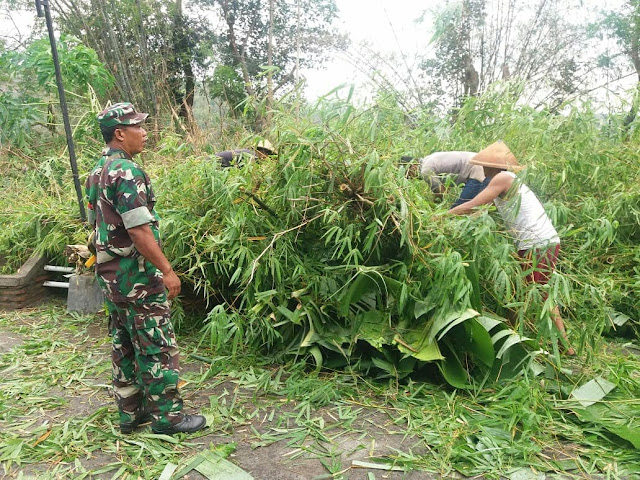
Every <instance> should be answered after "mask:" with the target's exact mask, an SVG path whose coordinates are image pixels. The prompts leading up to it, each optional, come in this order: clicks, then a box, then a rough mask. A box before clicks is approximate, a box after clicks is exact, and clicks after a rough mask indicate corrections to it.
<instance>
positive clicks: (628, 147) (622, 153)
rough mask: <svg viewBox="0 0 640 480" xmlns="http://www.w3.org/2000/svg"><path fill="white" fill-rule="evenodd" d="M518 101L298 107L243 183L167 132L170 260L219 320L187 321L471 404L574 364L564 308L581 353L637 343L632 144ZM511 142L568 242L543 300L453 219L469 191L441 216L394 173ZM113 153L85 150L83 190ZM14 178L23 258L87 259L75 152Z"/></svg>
mask: <svg viewBox="0 0 640 480" xmlns="http://www.w3.org/2000/svg"><path fill="white" fill-rule="evenodd" d="M515 90H516V87H515V86H514V85H512V84H509V83H506V84H498V85H497V86H496V87H495V88H494V89H493V90H491V91H489V92H488V93H486V94H485V95H484V96H482V97H479V98H476V99H470V100H469V101H468V102H467V103H466V104H465V106H464V107H463V108H462V109H461V110H459V111H458V112H457V115H456V117H455V119H452V118H444V119H438V118H435V117H433V116H430V115H427V114H422V113H421V112H415V114H414V115H413V116H411V117H409V116H407V115H406V114H405V113H404V112H403V111H402V109H401V108H400V107H398V105H397V104H396V103H395V101H394V100H393V98H392V97H387V98H385V97H381V98H379V99H378V101H377V102H376V103H375V104H374V105H373V106H370V107H366V108H365V107H359V106H356V105H355V103H354V102H352V101H351V100H350V99H349V97H347V99H346V100H344V99H343V100H338V99H337V97H336V99H333V100H331V99H328V98H325V99H322V100H320V101H319V102H318V103H317V104H316V105H314V106H309V107H307V110H306V111H305V110H299V106H291V105H287V104H286V103H285V102H283V103H282V104H281V106H280V109H279V111H278V113H277V114H276V115H275V116H274V119H273V125H272V127H271V130H270V131H267V132H265V133H264V135H265V136H267V137H269V138H271V139H273V141H274V143H275V144H276V145H277V147H278V155H277V157H276V158H272V159H271V160H268V161H264V162H258V163H248V164H247V165H246V166H245V167H244V168H234V169H222V168H220V166H219V165H218V163H217V162H216V160H214V159H212V157H211V155H210V154H208V153H207V149H208V148H210V147H209V146H206V145H205V147H196V146H195V144H194V143H193V142H188V141H184V140H183V139H181V138H179V137H176V136H175V135H174V134H171V133H164V134H163V133H159V134H158V136H157V137H156V139H155V140H156V142H157V145H156V148H152V149H150V151H149V152H148V153H146V154H143V157H142V162H143V163H144V164H145V166H146V167H147V168H148V169H149V171H150V174H151V176H152V178H154V180H155V183H156V185H157V186H156V188H157V190H158V192H159V196H160V200H159V205H160V206H161V207H160V208H161V210H160V213H161V216H162V219H163V222H162V229H163V241H164V245H165V249H166V252H167V256H168V257H169V258H170V259H172V261H173V262H174V265H175V268H176V270H177V271H179V272H181V275H182V278H183V280H184V281H185V282H186V283H187V284H188V285H189V286H190V287H191V288H192V289H193V291H194V292H195V295H196V296H197V297H198V298H200V299H201V300H202V301H204V302H206V305H207V309H206V312H201V313H200V314H199V315H196V316H195V317H194V316H189V315H187V316H186V317H185V318H184V319H183V321H184V322H191V323H193V324H194V325H196V326H198V327H199V328H202V342H205V343H206V344H209V345H210V346H211V347H212V348H214V349H215V350H217V351H219V352H224V353H228V354H234V355H239V354H241V353H243V352H248V351H251V352H263V353H264V354H268V355H270V356H273V357H274V358H280V359H283V360H284V359H286V358H303V359H306V360H307V361H308V363H309V364H310V365H312V366H314V367H315V368H356V369H359V370H361V371H364V372H368V373H369V374H370V375H373V376H376V377H381V378H384V377H391V378H394V379H396V381H398V380H401V379H402V378H404V377H406V376H408V375H410V374H414V373H420V372H423V373H424V374H427V375H429V376H431V377H432V378H434V376H435V377H438V376H440V375H441V376H442V377H441V378H444V379H445V380H446V381H447V382H448V383H449V384H451V385H453V386H455V387H458V388H468V387H471V386H477V385H482V384H484V383H486V382H490V383H491V382H495V381H501V380H503V379H508V378H511V377H512V376H513V375H516V374H521V373H523V372H524V373H526V374H531V373H532V372H534V371H535V369H536V365H537V362H536V357H537V356H538V355H543V356H544V355H545V352H546V351H549V352H551V354H552V355H554V356H555V358H556V359H557V360H559V358H560V357H559V348H561V347H562V346H561V344H559V341H558V339H557V335H556V332H555V330H554V329H553V328H552V327H551V325H552V324H551V320H550V317H549V309H550V308H551V305H552V302H557V303H559V304H560V305H561V306H562V308H563V313H564V315H565V317H567V318H568V324H569V329H570V336H571V338H572V339H573V341H575V343H576V345H578V346H579V350H580V352H581V353H587V354H591V353H592V349H591V345H592V344H593V343H594V341H595V339H596V338H597V337H598V336H599V335H600V334H602V333H610V332H613V331H617V333H624V334H631V335H635V336H637V325H638V323H637V321H638V318H640V315H639V314H640V308H639V307H640V306H639V303H638V298H637V293H636V292H637V289H638V286H639V285H640V283H639V282H640V276H639V275H640V272H639V271H638V260H639V258H640V252H639V250H638V240H639V235H640V233H639V231H638V215H639V212H640V209H639V203H638V200H639V191H638V188H637V184H638V169H637V168H636V167H635V165H636V159H635V155H636V145H637V139H636V136H635V132H634V131H633V130H631V131H629V130H627V129H624V128H622V127H617V125H616V121H617V120H616V118H615V117H611V118H610V119H609V122H608V123H604V122H602V121H601V120H599V118H598V116H596V115H595V114H594V113H593V112H592V111H591V110H590V109H589V107H588V105H582V106H573V107H567V110H566V114H563V115H557V114H549V113H547V112H544V111H536V110H533V109H530V108H528V107H523V106H518V105H517V102H516V100H515V99H516V98H517V95H515V94H514V92H515ZM87 117H88V118H89V120H87V122H88V121H90V117H91V115H88V116H87ZM87 129H88V130H90V129H91V127H90V126H87ZM79 131H83V132H84V134H85V135H86V130H83V129H79ZM498 138H502V139H504V140H505V141H506V142H507V143H508V144H509V145H510V146H511V148H512V150H513V151H514V152H516V155H517V156H518V158H519V160H520V162H521V163H522V164H524V165H526V167H527V168H526V171H525V172H524V174H523V175H524V177H525V178H526V182H527V183H528V184H530V185H531V186H532V188H534V189H535V190H536V191H537V192H538V195H539V196H540V198H541V199H542V201H543V203H545V207H546V209H547V210H548V212H549V213H550V215H551V217H552V220H553V222H554V224H555V225H556V227H557V228H558V230H559V233H560V237H561V239H562V241H563V251H562V255H561V261H560V264H559V269H558V272H557V274H556V275H554V276H553V279H552V281H551V283H550V284H549V285H548V286H547V287H539V286H535V285H527V284H525V282H524V281H523V273H522V272H521V269H520V266H519V264H518V262H517V259H516V256H515V252H514V247H513V245H512V242H511V240H510V239H509V237H508V235H507V234H506V233H505V232H504V231H503V227H502V224H501V222H500V221H499V220H498V219H497V217H496V216H495V215H494V213H493V212H492V211H491V209H486V210H483V211H482V212H481V213H480V214H478V215H474V216H471V217H465V218H462V217H451V216H448V215H446V214H445V212H446V209H447V208H448V205H449V204H450V203H451V201H452V200H453V199H454V198H455V195H456V191H455V188H453V187H452V188H451V190H450V191H449V193H448V195H447V197H446V198H445V199H444V201H443V202H442V203H436V202H435V201H434V198H433V197H432V194H431V193H430V191H429V189H428V186H427V184H426V182H422V181H418V180H408V179H407V178H406V177H405V175H404V171H403V169H402V168H399V167H398V164H397V160H398V158H399V157H400V156H401V155H403V154H407V153H409V154H413V155H416V156H418V155H420V154H426V153H427V152H430V151H434V150H447V149H448V150H453V149H468V150H474V149H475V150H478V149H481V148H482V147H483V146H484V145H486V144H487V143H489V142H492V141H494V140H495V139H498ZM238 139H239V137H236V140H238ZM241 140H242V141H244V142H245V143H247V142H252V141H254V138H253V137H252V136H251V135H250V134H248V133H247V134H246V135H245V136H244V138H242V139H241ZM85 141H86V140H85ZM227 141H229V140H227ZM98 148H99V144H98V142H88V143H86V144H85V148H84V149H83V150H82V152H83V153H82V157H83V158H82V162H83V163H84V171H85V172H86V171H88V168H89V166H90V165H91V163H92V162H93V158H94V156H95V155H96V154H97V151H98ZM2 169H3V171H4V173H5V176H4V179H3V183H4V186H5V192H9V191H13V192H19V195H20V198H22V199H23V201H21V202H18V203H17V202H16V201H15V198H14V197H13V196H12V195H3V200H2V211H3V215H2V217H1V218H2V221H3V223H4V225H3V228H2V233H0V245H1V246H2V250H3V252H5V253H6V254H7V255H8V256H9V258H10V259H11V258H14V259H15V260H14V262H19V261H20V260H19V259H24V257H25V255H26V253H27V252H29V251H31V250H33V249H39V250H44V251H46V252H47V253H49V254H50V255H53V256H59V255H60V252H62V251H63V249H64V246H65V245H66V244H68V243H74V242H75V243H78V242H82V241H84V236H85V235H86V227H85V226H82V225H80V224H79V223H78V221H77V220H75V219H74V217H75V213H74V211H75V207H74V205H73V193H72V189H71V186H70V182H68V181H67V178H68V175H69V174H68V172H67V171H66V167H65V161H64V157H63V152H62V151H60V153H59V154H58V153H56V154H54V155H52V156H51V157H50V158H45V159H44V160H42V159H38V160H37V161H36V159H35V158H33V157H28V156H27V161H26V162H25V160H24V158H23V157H20V156H15V155H5V156H4V157H3V165H2ZM9 265H11V263H10V264H9ZM542 288H548V290H549V297H548V300H547V301H546V302H545V301H542V298H544V297H543V295H542V293H543V292H542ZM176 309H177V311H178V312H179V311H181V309H180V305H179V304H177V305H176ZM507 318H510V320H509V321H507V320H506V319H507ZM434 367H437V370H434Z"/></svg>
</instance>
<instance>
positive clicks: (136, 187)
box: [85, 148, 165, 302]
mask: <svg viewBox="0 0 640 480" xmlns="http://www.w3.org/2000/svg"><path fill="white" fill-rule="evenodd" d="M85 189H86V195H87V201H88V207H89V221H90V222H91V223H92V224H93V225H94V228H95V233H96V235H95V247H96V252H97V254H96V257H97V261H96V274H97V276H98V282H99V283H100V285H101V287H102V290H103V291H104V293H105V295H106V296H107V298H108V299H109V300H111V301H112V302H133V301H135V300H140V299H143V298H145V297H147V296H149V295H152V294H154V293H161V292H164V290H165V287H164V283H163V281H162V273H161V272H160V271H159V270H158V269H157V268H156V267H155V266H153V264H152V263H151V262H149V261H147V260H146V259H145V258H144V257H143V256H142V255H140V253H139V252H138V251H137V250H136V248H135V246H134V244H133V241H132V240H131V237H129V234H128V233H127V229H128V228H133V227H137V226H139V225H144V224H149V226H150V227H151V230H152V232H153V235H154V237H155V239H156V241H157V242H158V244H160V235H159V231H158V221H159V217H158V215H157V214H156V212H155V210H154V208H153V207H154V205H155V202H156V197H155V194H154V193H153V189H152V187H151V181H150V180H149V177H148V176H147V174H146V173H145V172H144V170H142V168H140V167H139V166H138V165H137V164H136V163H135V162H134V161H133V160H132V159H131V158H129V156H128V155H127V154H126V153H125V152H123V151H122V150H116V149H111V148H107V149H105V150H104V151H103V152H102V157H100V159H99V160H98V162H97V163H96V165H95V167H94V168H93V170H92V171H91V173H90V174H89V176H88V177H87V181H86V184H85Z"/></svg>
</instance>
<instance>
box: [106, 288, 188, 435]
mask: <svg viewBox="0 0 640 480" xmlns="http://www.w3.org/2000/svg"><path fill="white" fill-rule="evenodd" d="M107 307H108V309H109V330H110V333H111V336H112V337H113V345H112V346H113V348H112V352H111V361H112V366H113V391H114V393H115V398H116V404H117V405H118V410H119V412H120V423H121V424H123V423H131V422H134V421H137V420H138V419H140V418H141V416H142V415H143V412H149V413H150V414H151V417H152V421H153V427H154V428H157V429H164V428H167V427H170V426H171V425H175V424H176V423H178V422H180V421H181V420H182V419H183V414H182V413H181V411H182V398H181V397H180V393H179V392H178V370H179V355H178V347H177V344H176V338H175V334H174V333H173V325H172V324H171V318H170V309H169V303H168V302H167V296H166V294H165V293H159V294H155V295H150V296H149V297H147V298H145V299H142V300H136V301H135V302H132V303H114V302H111V301H109V300H107Z"/></svg>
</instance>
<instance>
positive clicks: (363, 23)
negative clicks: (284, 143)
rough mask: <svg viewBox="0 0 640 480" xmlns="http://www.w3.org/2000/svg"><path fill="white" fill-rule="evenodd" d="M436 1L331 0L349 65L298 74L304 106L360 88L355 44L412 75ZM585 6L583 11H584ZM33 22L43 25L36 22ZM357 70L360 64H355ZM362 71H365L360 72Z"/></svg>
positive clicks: (24, 27) (18, 22) (7, 31)
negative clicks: (399, 61) (399, 62)
mask: <svg viewBox="0 0 640 480" xmlns="http://www.w3.org/2000/svg"><path fill="white" fill-rule="evenodd" d="M621 2H622V0H599V1H596V0H590V1H585V2H583V3H582V5H583V8H582V9H580V8H578V9H576V15H578V16H582V15H588V13H587V12H595V10H596V9H599V8H612V7H616V6H618V5H620V3H621ZM442 3H443V2H442V1H440V0H336V4H337V6H338V9H339V19H338V21H337V24H336V26H337V27H338V28H339V29H340V30H341V31H344V32H347V33H348V34H349V35H350V38H351V42H352V46H351V48H350V51H351V52H352V53H351V61H349V60H348V58H347V56H346V55H344V54H337V55H335V56H334V58H332V59H331V61H329V62H327V63H326V64H325V68H324V69H319V70H318V69H316V70H313V71H311V70H305V71H303V72H302V74H303V75H304V76H305V77H306V78H307V82H308V83H307V91H306V96H307V98H309V99H310V100H312V99H314V98H316V97H317V96H320V95H322V94H324V93H327V92H328V91H330V90H331V89H333V88H334V87H336V86H338V85H340V84H343V83H347V84H349V83H355V84H356V85H361V84H362V83H363V82H364V81H365V80H366V76H365V75H364V74H362V73H359V72H358V71H357V68H356V66H354V65H353V58H354V57H353V52H355V51H357V50H358V45H359V44H360V43H361V42H367V44H369V45H370V47H371V49H372V50H375V51H378V52H381V53H383V54H391V53H395V54H396V55H399V54H403V55H404V56H405V61H404V62H405V63H406V66H404V67H403V68H402V69H401V71H402V72H407V71H412V70H413V71H415V61H414V57H415V55H416V53H425V50H426V49H428V48H429V40H430V38H431V36H432V34H433V32H432V30H431V25H432V18H431V15H430V12H431V11H432V10H433V9H435V8H436V7H437V6H438V5H442ZM587 6H588V8H587ZM423 12H426V16H425V21H424V22H422V23H421V24H417V23H416V22H415V20H416V19H417V18H418V17H420V16H421V15H422V14H423ZM34 16H35V8H34V9H33V12H31V11H29V12H25V13H24V14H20V15H17V16H16V15H12V17H13V18H12V20H11V21H10V20H8V19H7V18H2V17H3V12H0V36H2V37H7V36H8V37H10V38H12V39H13V40H18V39H20V38H21V37H22V39H24V38H26V36H27V35H28V32H29V29H30V25H31V24H32V23H33V20H34ZM39 21H44V20H43V19H40V20H39ZM356 64H359V65H362V62H356ZM365 70H366V71H370V70H371V68H367V67H365ZM357 88H358V93H359V95H358V96H360V97H363V96H364V97H366V90H365V89H364V88H363V87H357Z"/></svg>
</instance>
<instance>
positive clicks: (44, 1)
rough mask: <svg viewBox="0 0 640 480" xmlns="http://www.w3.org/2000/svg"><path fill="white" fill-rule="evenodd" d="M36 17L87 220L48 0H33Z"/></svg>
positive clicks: (80, 199) (74, 180)
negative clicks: (43, 27) (45, 39)
mask: <svg viewBox="0 0 640 480" xmlns="http://www.w3.org/2000/svg"><path fill="white" fill-rule="evenodd" d="M35 2H36V10H37V12H38V17H43V16H44V18H45V20H46V22H47V30H48V31H49V43H50V44H51V56H52V57H53V66H54V68H55V72H56V83H57V84H58V96H59V97H60V109H61V110H62V120H63V122H64V132H65V134H66V136H67V148H68V149H69V162H70V163H71V171H72V172H73V183H74V185H75V187H76V195H77V197H78V206H79V207H80V219H81V220H82V221H83V222H84V221H86V220H87V214H86V212H85V209H84V200H83V198H82V187H81V186H80V177H78V164H77V162H76V150H75V148H74V146H73V136H72V133H71V124H70V123H69V111H68V109H67V97H66V96H65V94H64V85H63V83H62V74H61V73H60V60H59V59H58V49H57V48H56V37H55V36H54V34H53V22H52V21H51V10H50V9H49V0H35Z"/></svg>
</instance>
